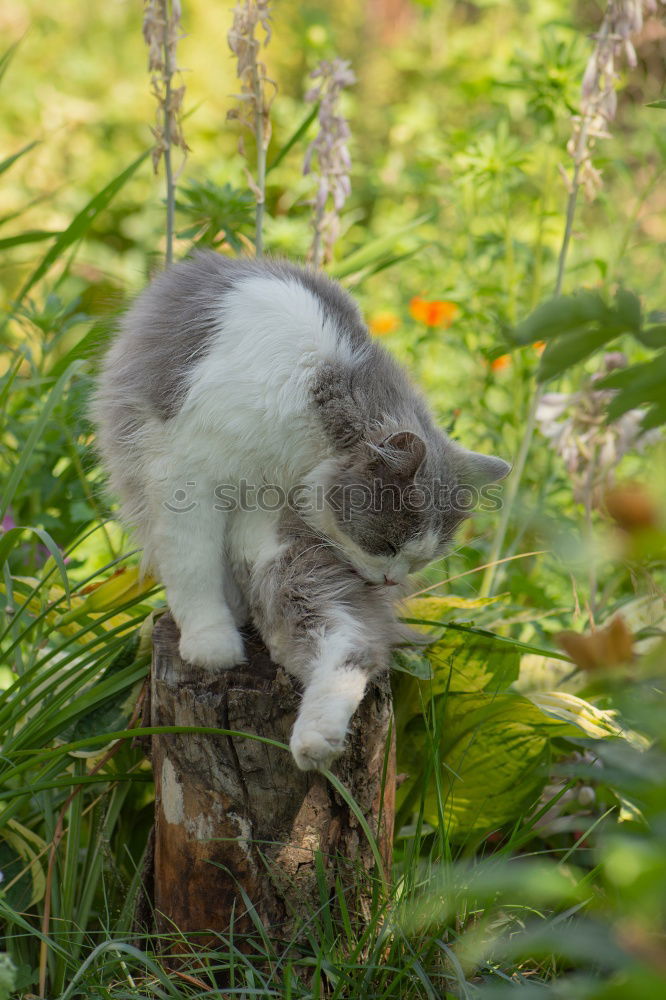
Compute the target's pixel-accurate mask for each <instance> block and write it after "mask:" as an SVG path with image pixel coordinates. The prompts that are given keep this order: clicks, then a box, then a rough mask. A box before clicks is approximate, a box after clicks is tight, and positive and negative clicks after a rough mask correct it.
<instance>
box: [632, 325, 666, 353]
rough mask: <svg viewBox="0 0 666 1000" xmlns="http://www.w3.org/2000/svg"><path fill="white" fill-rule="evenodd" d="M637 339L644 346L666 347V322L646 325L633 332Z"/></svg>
mask: <svg viewBox="0 0 666 1000" xmlns="http://www.w3.org/2000/svg"><path fill="white" fill-rule="evenodd" d="M635 337H636V339H637V340H639V341H640V342H641V344H643V345H644V346H645V347H654V348H659V347H666V323H657V324H656V325H655V326H648V327H646V328H645V330H641V331H640V332H639V333H636V334H635Z"/></svg>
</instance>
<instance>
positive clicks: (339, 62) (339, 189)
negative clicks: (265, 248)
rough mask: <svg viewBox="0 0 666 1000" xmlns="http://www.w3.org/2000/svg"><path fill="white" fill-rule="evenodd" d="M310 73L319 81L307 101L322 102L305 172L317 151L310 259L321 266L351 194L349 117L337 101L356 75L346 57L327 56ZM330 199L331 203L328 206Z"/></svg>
mask: <svg viewBox="0 0 666 1000" xmlns="http://www.w3.org/2000/svg"><path fill="white" fill-rule="evenodd" d="M310 76H311V77H312V78H313V79H315V80H319V83H318V84H317V85H315V86H314V87H312V89H311V90H309V91H308V92H307V93H306V95H305V100H306V101H309V102H310V103H312V104H315V103H317V102H318V103H319V112H318V120H319V131H318V133H317V135H316V137H315V139H314V140H313V141H312V142H311V143H310V145H309V147H308V150H307V153H306V154H305V161H304V163H303V173H304V174H309V173H311V172H312V160H313V157H314V155H315V153H316V155H317V163H318V167H319V171H318V177H319V184H318V187H317V194H316V195H315V199H314V202H313V206H314V212H313V219H312V226H313V229H314V237H313V240H312V246H311V248H310V252H309V255H308V259H309V260H310V261H311V262H312V263H313V264H314V265H315V267H320V266H321V263H322V260H325V261H329V260H330V259H331V257H332V253H333V245H334V244H335V241H336V240H337V238H338V235H339V232H340V212H341V211H342V209H343V207H344V204H345V201H346V200H347V198H348V197H349V195H350V194H351V181H350V179H349V171H350V170H351V157H350V155H349V149H348V147H347V141H348V139H349V136H350V131H349V124H348V122H347V119H346V118H344V117H343V116H342V115H341V114H340V113H339V111H338V103H339V100H340V95H341V94H342V91H343V90H344V88H345V87H350V86H351V85H352V84H354V83H356V77H355V76H354V73H353V72H352V70H351V69H350V66H349V63H348V62H347V61H346V60H344V59H333V60H332V61H328V60H326V59H324V60H322V61H321V62H320V63H319V65H318V66H317V67H316V69H314V70H313V71H312V73H311V74H310ZM329 199H330V201H331V206H330V207H327V206H328V203H329Z"/></svg>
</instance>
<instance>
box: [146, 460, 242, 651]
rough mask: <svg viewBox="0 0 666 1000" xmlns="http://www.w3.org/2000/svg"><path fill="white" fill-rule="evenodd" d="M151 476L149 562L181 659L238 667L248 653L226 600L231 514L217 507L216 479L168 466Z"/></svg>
mask: <svg viewBox="0 0 666 1000" xmlns="http://www.w3.org/2000/svg"><path fill="white" fill-rule="evenodd" d="M151 478H152V482H151V485H150V514H151V516H150V528H149V533H148V534H149V546H148V547H149V552H148V554H147V558H148V561H149V562H150V563H151V564H152V565H154V566H155V567H156V569H157V572H158V573H159V576H160V579H161V581H162V583H163V584H164V586H165V588H166V594H167V601H168V603H169V607H170V609H171V613H172V614H173V617H174V618H175V620H176V623H177V625H178V627H179V628H180V655H181V656H182V658H183V659H184V660H186V661H187V662H188V663H194V664H197V665H198V666H201V667H207V668H209V669H215V668H229V667H233V666H235V665H236V664H237V663H241V662H243V660H244V659H245V654H244V649H243V640H242V638H241V636H240V634H239V632H238V629H237V627H236V622H235V621H234V615H233V613H232V611H231V609H230V608H229V605H228V603H227V600H226V598H225V573H228V572H229V570H228V568H227V567H226V565H225V563H226V556H225V542H224V536H225V527H226V522H227V519H228V516H229V515H228V514H227V513H226V512H225V511H223V510H220V509H219V505H217V506H216V502H215V494H214V490H215V484H214V483H213V482H212V481H208V480H207V479H206V480H202V479H201V478H199V479H195V476H194V475H192V476H191V477H190V476H188V475H187V474H185V475H183V474H174V473H171V472H169V471H165V470H164V468H161V469H160V470H159V475H157V476H155V475H153V476H152V477H151ZM228 589H229V586H228V584H227V591H228Z"/></svg>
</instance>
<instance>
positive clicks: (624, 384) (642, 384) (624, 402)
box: [600, 351, 666, 422]
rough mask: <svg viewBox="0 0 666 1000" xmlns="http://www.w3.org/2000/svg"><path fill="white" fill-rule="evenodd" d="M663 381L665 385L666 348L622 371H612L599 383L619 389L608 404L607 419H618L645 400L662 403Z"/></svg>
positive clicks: (644, 402) (605, 386) (642, 403)
mask: <svg viewBox="0 0 666 1000" xmlns="http://www.w3.org/2000/svg"><path fill="white" fill-rule="evenodd" d="M613 376H616V377H615V378H614V377H613ZM620 376H621V377H620ZM664 385H666V351H662V352H661V354H658V355H657V356H656V357H655V358H652V359H651V360H650V361H646V362H643V363H641V364H637V365H631V366H630V367H629V368H625V369H623V370H622V371H620V372H613V373H612V374H611V375H609V376H607V378H605V379H603V381H602V382H601V383H600V387H601V388H604V389H616V388H618V389H620V391H619V392H618V394H617V395H616V396H615V398H614V399H612V400H611V402H610V404H609V406H608V411H607V419H608V421H609V422H610V421H613V420H617V419H618V417H621V416H622V414H623V413H626V412H627V411H628V410H633V409H636V407H639V406H642V405H644V404H646V403H647V404H654V403H661V402H662V401H663V396H664V392H663V387H664Z"/></svg>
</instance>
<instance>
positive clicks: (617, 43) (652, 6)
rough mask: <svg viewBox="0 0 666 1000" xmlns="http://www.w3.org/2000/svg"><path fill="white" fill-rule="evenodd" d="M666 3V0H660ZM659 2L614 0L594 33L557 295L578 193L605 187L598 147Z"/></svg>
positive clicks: (574, 137) (571, 149) (573, 141)
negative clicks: (623, 75)
mask: <svg viewBox="0 0 666 1000" xmlns="http://www.w3.org/2000/svg"><path fill="white" fill-rule="evenodd" d="M659 2H660V3H661V4H663V2H664V0H659ZM657 7H658V0H609V3H608V7H607V8H606V13H605V15H604V18H603V21H602V22H601V25H600V27H599V30H598V31H597V32H596V33H595V34H594V35H593V36H592V38H593V40H594V42H595V46H594V50H593V52H592V54H591V56H590V58H589V60H588V63H587V66H586V68H585V73H584V74H583V81H582V84H581V103H580V114H578V115H574V116H573V119H572V121H573V130H572V134H571V138H570V140H569V142H568V144H567V152H568V153H569V154H570V156H571V158H572V159H573V165H574V169H573V175H572V177H571V178H569V176H568V175H567V173H566V171H565V170H564V169H563V168H561V172H562V174H563V176H564V180H565V183H566V185H567V190H568V192H569V200H568V204H567V224H566V228H565V232H564V239H563V241H562V247H561V250H560V258H559V262H558V271H557V287H556V294H558V293H559V292H560V291H561V287H562V281H563V278H564V265H565V262H566V257H567V252H568V249H569V242H570V239H571V231H572V227H573V219H574V213H575V209H576V200H577V198H578V191H579V189H580V188H581V187H582V188H583V190H584V192H585V195H586V197H587V198H588V200H590V201H592V200H593V199H594V198H595V197H596V196H597V194H598V193H599V191H600V190H601V187H602V186H603V180H602V177H601V171H600V170H598V169H597V168H596V167H595V166H594V164H593V163H592V151H593V150H594V146H595V144H596V141H597V140H598V139H609V138H610V132H609V130H608V126H609V124H610V122H612V121H613V119H614V118H615V114H616V112H617V89H616V84H617V81H618V79H619V65H620V61H621V59H622V57H624V58H625V59H626V61H627V63H628V65H629V66H630V67H631V68H632V69H633V68H634V67H635V66H636V64H637V58H636V50H635V49H634V46H633V44H632V41H631V37H632V35H636V34H638V32H639V31H640V30H641V28H642V27H643V13H644V12H645V13H648V14H654V13H656V11H657Z"/></svg>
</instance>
